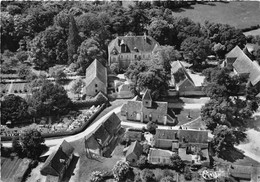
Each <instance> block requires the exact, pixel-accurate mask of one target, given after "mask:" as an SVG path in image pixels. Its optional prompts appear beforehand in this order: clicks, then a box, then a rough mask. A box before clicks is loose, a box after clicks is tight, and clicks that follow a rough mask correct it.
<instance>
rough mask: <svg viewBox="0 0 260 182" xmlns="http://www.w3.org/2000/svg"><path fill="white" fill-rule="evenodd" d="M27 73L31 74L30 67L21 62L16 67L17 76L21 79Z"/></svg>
mask: <svg viewBox="0 0 260 182" xmlns="http://www.w3.org/2000/svg"><path fill="white" fill-rule="evenodd" d="M29 74H31V69H30V67H29V66H26V65H24V64H22V65H21V66H20V67H19V68H18V76H19V77H20V78H22V79H25V78H26V77H27V76H28V75H29Z"/></svg>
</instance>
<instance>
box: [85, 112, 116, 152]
mask: <svg viewBox="0 0 260 182" xmlns="http://www.w3.org/2000/svg"><path fill="white" fill-rule="evenodd" d="M120 129H121V121H120V119H119V118H118V117H117V115H116V114H115V113H112V114H110V115H109V116H108V117H107V118H106V119H105V121H104V123H102V124H101V125H100V126H99V127H98V128H97V129H96V130H95V131H94V132H93V133H92V134H91V135H90V136H88V137H86V138H85V149H86V152H87V153H88V154H91V153H92V154H96V155H101V156H109V155H110V153H109V152H110V151H111V150H112V148H114V147H115V143H116V140H117V138H118V133H119V130H120Z"/></svg>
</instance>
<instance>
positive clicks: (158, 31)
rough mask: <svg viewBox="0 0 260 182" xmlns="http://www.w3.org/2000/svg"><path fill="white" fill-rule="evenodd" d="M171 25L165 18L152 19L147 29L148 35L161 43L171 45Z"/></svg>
mask: <svg viewBox="0 0 260 182" xmlns="http://www.w3.org/2000/svg"><path fill="white" fill-rule="evenodd" d="M172 28H173V27H172V25H171V24H168V22H167V21H165V20H160V19H157V20H154V21H152V22H151V24H150V25H149V26H148V28H147V30H148V33H149V35H150V36H152V37H153V38H154V39H155V40H157V41H158V42H159V43H160V44H161V45H172V44H173V41H172V37H171V35H172V30H171V29H172Z"/></svg>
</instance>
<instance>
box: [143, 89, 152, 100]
mask: <svg viewBox="0 0 260 182" xmlns="http://www.w3.org/2000/svg"><path fill="white" fill-rule="evenodd" d="M142 100H149V101H152V97H151V94H150V91H149V90H148V89H147V90H146V91H145V93H144V95H143V98H142Z"/></svg>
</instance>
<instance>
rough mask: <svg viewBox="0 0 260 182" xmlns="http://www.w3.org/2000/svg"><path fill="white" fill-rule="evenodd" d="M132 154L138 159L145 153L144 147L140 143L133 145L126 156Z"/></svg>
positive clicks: (133, 143) (136, 142)
mask: <svg viewBox="0 0 260 182" xmlns="http://www.w3.org/2000/svg"><path fill="white" fill-rule="evenodd" d="M132 153H134V154H135V155H136V156H137V157H139V156H140V155H141V154H142V153H143V146H142V145H141V144H140V143H139V142H138V141H135V142H132V143H131V145H130V146H129V148H128V150H127V152H126V155H125V156H126V157H127V156H129V155H130V154H132Z"/></svg>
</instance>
